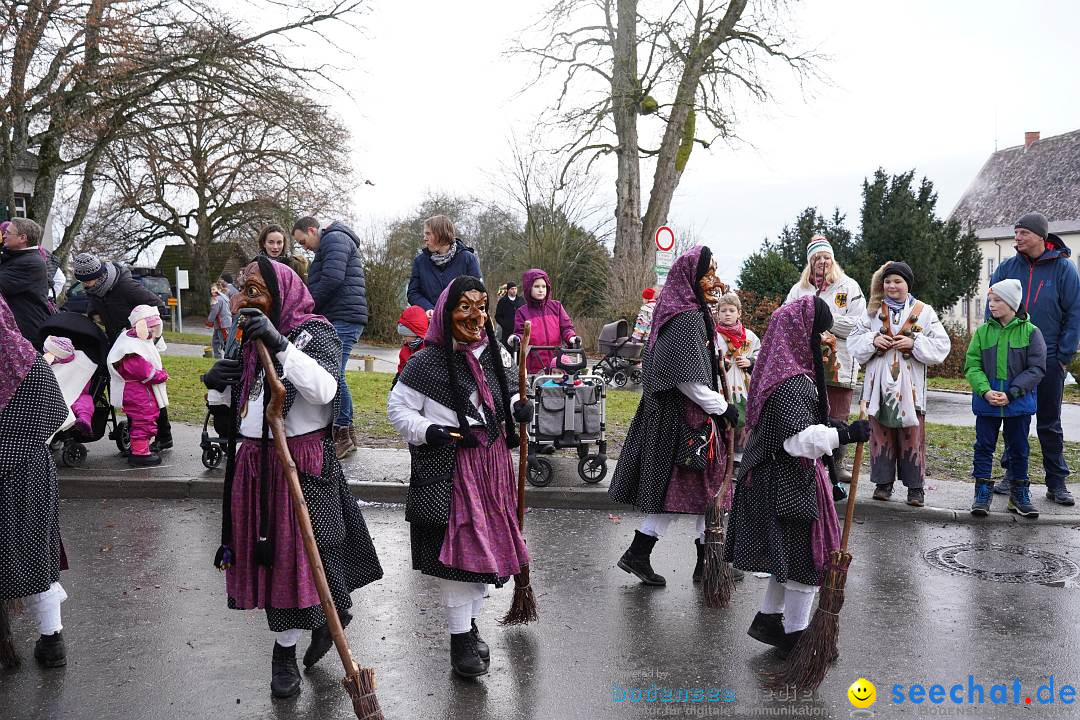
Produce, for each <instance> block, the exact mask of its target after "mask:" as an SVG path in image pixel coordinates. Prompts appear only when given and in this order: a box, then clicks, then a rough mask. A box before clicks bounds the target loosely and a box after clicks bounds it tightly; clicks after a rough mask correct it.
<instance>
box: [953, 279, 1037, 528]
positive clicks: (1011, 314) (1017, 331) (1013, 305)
mask: <svg viewBox="0 0 1080 720" xmlns="http://www.w3.org/2000/svg"><path fill="white" fill-rule="evenodd" d="M1022 296H1023V288H1022V287H1021V285H1020V281H1019V280H1002V281H1000V282H998V283H995V284H994V285H991V286H990V293H989V295H988V300H989V303H988V304H989V306H990V316H991V317H990V319H989V320H987V321H986V322H985V323H983V324H982V325H980V326H979V328H978V329H977V330H976V331H975V335H974V336H973V337H972V338H971V344H970V345H968V350H967V357H966V359H965V362H964V375H965V376H966V377H967V379H968V382H969V383H971V390H972V393H971V409H972V412H974V413H975V458H974V468H973V472H972V475H974V477H975V502H974V503H973V504H972V506H971V514H972V515H975V516H978V517H982V516H985V515H986V514H987V513H988V512H990V502H991V500H992V498H993V485H994V483H993V481H992V480H991V479H990V472H991V469H992V467H993V461H994V449H995V448H996V447H997V438H998V429H999V428H1000V427H1001V426H1002V425H1004V427H1005V447H1006V448H1007V449H1008V455H1009V467H1010V470H1011V471H1012V477H1013V483H1012V490H1011V494H1010V496H1009V512H1015V513H1018V514H1019V515H1021V516H1022V517H1026V518H1032V519H1034V518H1037V517H1039V512H1038V510H1036V509H1035V506H1034V505H1032V504H1031V494H1030V492H1029V490H1028V431H1029V429H1030V427H1031V416H1032V415H1034V414H1035V409H1036V398H1037V393H1036V388H1037V387H1038V385H1039V381H1040V380H1042V378H1043V375H1044V374H1045V373H1046V343H1045V342H1044V341H1043V336H1042V333H1041V332H1040V331H1039V328H1037V327H1035V325H1034V324H1033V323H1032V322H1031V320H1030V319H1028V317H1027V313H1026V312H1024V311H1023V310H1021V309H1020V299H1021V297H1022Z"/></svg>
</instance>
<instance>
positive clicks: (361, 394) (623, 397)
mask: <svg viewBox="0 0 1080 720" xmlns="http://www.w3.org/2000/svg"><path fill="white" fill-rule="evenodd" d="M163 360H164V362H165V369H166V370H168V371H169V402H170V407H169V417H170V418H173V419H176V420H186V421H187V422H193V423H201V422H202V420H203V415H204V414H205V412H206V405H205V400H204V398H205V396H206V389H205V388H204V387H203V384H202V383H201V382H199V376H200V375H201V374H202V373H204V372H206V370H207V369H208V368H209V367H210V365H211V364H212V363H213V360H210V359H207V358H194V357H176V356H171V355H167V356H165V357H164V358H163ZM346 376H347V380H348V383H349V390H350V391H351V392H352V396H353V416H354V422H355V423H356V426H357V428H358V429H359V430H360V434H361V436H362V437H363V438H364V442H365V445H367V446H370V447H403V446H404V445H403V443H402V442H401V439H400V438H399V437H398V434H397V432H396V431H395V430H394V428H393V426H392V425H390V421H389V420H387V419H386V396H387V395H388V394H389V392H390V382H391V380H393V378H394V376H393V375H392V374H390V373H366V372H352V371H350V372H348V373H346ZM1078 396H1080V392H1078ZM640 398H641V393H640V392H638V391H635V390H609V391H608V395H607V433H608V452H609V453H610V454H612V455H618V454H619V452H620V450H621V449H622V443H623V439H624V438H625V437H626V432H627V430H628V429H629V427H630V420H631V419H633V417H634V412H635V411H636V410H637V406H638V401H639V399H640ZM852 419H855V417H854V416H853V417H852ZM974 442H975V429H974V428H966V427H957V426H954V425H939V424H937V423H927V425H926V458H927V466H928V470H929V475H930V478H931V482H932V481H933V479H938V478H940V479H945V480H964V481H968V482H970V481H971V477H970V476H971V454H972V449H971V446H972V444H973V443H974ZM868 450H869V449H867V452H866V453H865V455H866V457H867V460H866V462H865V463H864V469H865V470H866V472H869V467H870V466H869V451H868ZM1065 460H1066V462H1068V463H1069V465H1070V467H1080V443H1074V442H1067V443H1065ZM1030 472H1031V481H1032V482H1034V483H1041V482H1043V470H1042V451H1041V450H1040V448H1039V443H1038V441H1037V440H1035V439H1034V438H1032V441H1031V460H1030ZM997 474H998V475H1000V470H999V471H997ZM863 477H866V475H864V476H863Z"/></svg>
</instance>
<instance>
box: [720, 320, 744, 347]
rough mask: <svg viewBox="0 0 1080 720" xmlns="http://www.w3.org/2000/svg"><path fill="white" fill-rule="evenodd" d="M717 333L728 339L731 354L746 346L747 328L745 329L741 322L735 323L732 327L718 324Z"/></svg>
mask: <svg viewBox="0 0 1080 720" xmlns="http://www.w3.org/2000/svg"><path fill="white" fill-rule="evenodd" d="M716 332H718V333H720V334H721V335H723V336H724V338H726V339H727V344H728V350H729V351H730V352H735V351H737V350H738V349H739V348H741V347H742V346H743V345H745V344H746V328H745V327H743V324H742V323H741V322H738V323H735V324H734V325H731V326H730V327H729V326H727V325H720V324H719V323H717V325H716Z"/></svg>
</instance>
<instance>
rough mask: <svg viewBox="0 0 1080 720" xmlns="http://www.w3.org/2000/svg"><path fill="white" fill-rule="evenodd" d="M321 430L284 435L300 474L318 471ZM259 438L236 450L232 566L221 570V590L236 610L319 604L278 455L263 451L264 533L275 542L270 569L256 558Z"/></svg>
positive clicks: (272, 451) (320, 470) (321, 445)
mask: <svg viewBox="0 0 1080 720" xmlns="http://www.w3.org/2000/svg"><path fill="white" fill-rule="evenodd" d="M325 435H326V432H325V431H322V430H320V431H318V432H314V433H308V434H307V435H299V436H297V437H291V438H289V451H290V452H291V453H292V458H293V462H294V463H296V469H297V471H298V472H300V473H304V474H308V475H314V476H316V477H318V476H319V475H321V474H322V465H323V438H324V437H325ZM259 455H260V452H259V441H257V440H249V441H245V442H244V443H243V444H242V445H241V446H240V448H239V449H238V450H237V451H236V474H235V476H234V477H233V488H232V523H233V544H232V548H233V552H234V554H235V560H234V564H233V566H232V567H231V568H229V569H228V570H226V571H225V589H226V591H227V592H228V594H229V597H230V598H232V600H233V606H234V607H235V608H236V609H238V610H251V609H254V608H266V607H272V608H306V607H311V606H312V605H318V604H319V593H318V590H316V588H315V581H314V580H312V578H311V565H310V564H309V563H308V559H307V554H306V553H305V552H304V540H303V538H302V537H301V536H300V526H299V525H297V524H296V518H295V516H294V515H293V503H292V497H291V496H290V495H289V486H288V483H287V482H286V480H285V474H284V472H282V468H281V463H280V462H279V460H278V456H277V453H276V452H275V451H274V449H273V448H272V447H271V448H270V451H269V452H268V453H267V454H266V464H267V467H266V471H267V472H268V473H269V477H270V483H269V489H270V502H269V512H270V523H269V526H268V531H269V534H270V535H269V536H270V538H271V539H272V540H273V545H274V564H273V566H272V567H266V566H264V565H259V564H258V563H256V562H255V540H256V538H257V536H258V533H259V519H260V514H259Z"/></svg>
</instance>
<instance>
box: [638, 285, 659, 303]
mask: <svg viewBox="0 0 1080 720" xmlns="http://www.w3.org/2000/svg"><path fill="white" fill-rule="evenodd" d="M655 297H656V291H655V290H653V289H652V288H651V287H647V288H645V289H644V290H642V291H641V299H642V300H644V301H645V302H652V300H653V298H655Z"/></svg>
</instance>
